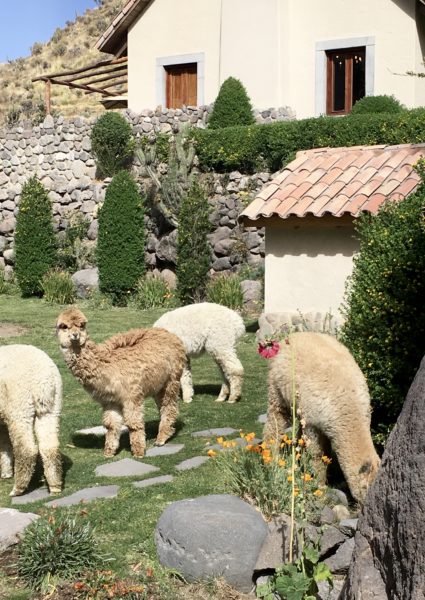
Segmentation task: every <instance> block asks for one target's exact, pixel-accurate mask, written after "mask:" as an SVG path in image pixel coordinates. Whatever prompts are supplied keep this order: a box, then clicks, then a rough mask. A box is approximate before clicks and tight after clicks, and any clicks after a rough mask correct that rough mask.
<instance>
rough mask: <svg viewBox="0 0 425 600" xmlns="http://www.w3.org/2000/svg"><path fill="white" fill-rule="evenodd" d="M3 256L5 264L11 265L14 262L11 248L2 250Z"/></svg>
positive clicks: (13, 252) (13, 253)
mask: <svg viewBox="0 0 425 600" xmlns="http://www.w3.org/2000/svg"><path fill="white" fill-rule="evenodd" d="M3 258H4V260H5V261H6V264H8V265H13V264H14V263H15V251H14V249H13V248H8V249H7V250H4V251H3Z"/></svg>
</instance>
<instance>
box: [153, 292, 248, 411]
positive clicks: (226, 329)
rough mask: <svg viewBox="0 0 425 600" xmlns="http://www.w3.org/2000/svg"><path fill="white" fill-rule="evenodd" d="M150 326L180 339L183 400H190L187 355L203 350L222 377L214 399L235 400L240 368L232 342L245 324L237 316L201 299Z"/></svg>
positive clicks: (239, 393)
mask: <svg viewBox="0 0 425 600" xmlns="http://www.w3.org/2000/svg"><path fill="white" fill-rule="evenodd" d="M153 326H154V327H163V328H164V329H167V330H168V331H171V332H172V333H175V334H176V335H178V336H179V338H180V339H181V340H182V342H183V345H184V347H185V350H186V354H187V356H188V360H187V365H186V367H185V369H184V371H183V376H182V378H181V386H182V395H183V401H184V402H192V399H193V383H192V373H191V370H190V358H194V357H197V356H200V355H201V354H203V353H204V352H207V353H208V354H210V355H211V356H212V357H213V359H214V360H215V362H216V363H217V365H218V367H219V369H220V373H221V375H222V378H223V385H222V386H221V391H220V394H219V396H218V398H217V402H224V400H226V398H227V397H228V398H229V403H233V402H236V401H237V400H239V398H240V395H241V392H242V381H243V367H242V364H241V362H240V360H239V359H238V357H237V354H236V349H235V345H236V342H237V341H238V339H239V338H240V337H241V336H242V335H243V334H244V333H245V325H244V323H243V320H242V317H241V316H240V315H238V314H237V313H236V312H235V311H234V310H231V309H230V308H227V307H226V306H221V305H220V304H213V303H211V302H201V303H199V304H190V305H188V306H182V307H181V308H177V309H176V310H172V311H170V312H168V313H165V314H164V315H162V317H160V318H159V319H158V320H157V321H156V323H154V325H153Z"/></svg>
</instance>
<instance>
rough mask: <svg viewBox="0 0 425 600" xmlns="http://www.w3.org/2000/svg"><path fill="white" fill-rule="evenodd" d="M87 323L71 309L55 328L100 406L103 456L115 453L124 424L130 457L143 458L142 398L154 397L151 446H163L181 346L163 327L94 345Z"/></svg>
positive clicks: (173, 412) (170, 428) (171, 418)
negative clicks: (157, 416) (156, 418)
mask: <svg viewBox="0 0 425 600" xmlns="http://www.w3.org/2000/svg"><path fill="white" fill-rule="evenodd" d="M86 324H87V319H86V317H85V316H84V315H83V313H82V312H81V311H79V310H78V309H76V308H70V309H68V310H65V311H64V312H62V313H61V314H60V315H59V317H58V320H57V323H56V329H57V333H58V337H59V343H60V346H61V349H62V352H63V354H64V356H65V361H66V363H67V365H68V367H69V368H70V369H71V371H72V373H73V374H74V375H75V377H76V378H77V379H78V380H79V381H80V382H81V383H82V384H83V386H84V388H85V389H86V390H87V391H88V392H89V393H90V394H91V395H92V396H93V398H94V399H95V400H97V402H99V403H100V404H101V405H102V407H103V425H104V426H105V428H106V439H105V450H104V454H105V456H113V455H114V454H115V453H116V451H117V449H118V446H119V438H120V431H121V426H122V424H123V422H124V423H125V424H126V425H127V426H128V429H129V432H130V444H131V450H132V453H133V454H134V456H138V457H143V455H144V453H145V447H146V438H145V423H144V417H143V401H144V399H145V397H146V396H153V397H154V398H155V402H156V404H157V406H158V409H159V411H160V423H159V431H158V436H157V438H156V445H157V446H162V445H163V444H165V442H166V441H167V440H168V439H169V438H170V437H171V436H172V435H173V433H174V423H175V420H176V417H177V414H178V404H177V401H178V393H179V388H180V377H181V375H182V372H183V367H184V365H185V362H186V354H185V350H184V347H183V344H182V342H181V341H180V340H179V338H178V337H177V336H176V335H174V334H172V333H169V332H168V331H165V330H164V329H132V330H131V331H127V332H125V333H119V334H117V335H115V336H113V337H112V338H110V339H109V340H106V341H105V342H104V343H103V344H95V343H94V342H92V341H91V340H90V339H89V337H88V335H87V332H86Z"/></svg>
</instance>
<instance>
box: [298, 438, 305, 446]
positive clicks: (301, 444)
mask: <svg viewBox="0 0 425 600" xmlns="http://www.w3.org/2000/svg"><path fill="white" fill-rule="evenodd" d="M298 446H305V440H303V438H300V439H299V440H298Z"/></svg>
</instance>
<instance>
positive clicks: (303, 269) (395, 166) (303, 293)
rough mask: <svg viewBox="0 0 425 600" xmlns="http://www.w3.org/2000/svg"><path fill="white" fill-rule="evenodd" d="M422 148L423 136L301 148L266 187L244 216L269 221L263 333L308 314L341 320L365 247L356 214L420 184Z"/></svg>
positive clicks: (249, 221) (314, 322) (313, 320)
mask: <svg viewBox="0 0 425 600" xmlns="http://www.w3.org/2000/svg"><path fill="white" fill-rule="evenodd" d="M424 156H425V144H406V145H399V146H355V147H351V148H319V149H314V150H308V151H302V152H298V153H297V156H296V159H295V160H294V161H293V162H291V163H289V164H288V165H287V166H286V167H285V168H284V169H283V170H282V171H281V172H280V173H279V174H278V175H277V176H276V177H275V178H274V179H273V180H272V181H271V182H270V183H269V184H267V185H266V186H265V187H264V188H263V189H262V191H261V192H260V193H259V194H258V196H257V197H256V198H255V199H254V200H253V201H252V202H251V204H249V205H248V207H247V208H246V209H245V210H244V211H243V212H242V213H241V215H240V217H239V220H240V221H241V222H242V223H243V224H244V225H245V227H265V253H266V257H265V306H264V313H265V315H264V317H263V320H262V322H261V321H260V326H263V325H264V324H265V321H264V320H266V321H267V322H268V323H269V324H270V326H269V325H267V326H266V327H262V329H263V332H264V333H269V332H270V331H271V330H274V329H276V328H278V327H279V326H280V325H281V324H282V323H292V324H294V325H297V324H300V323H302V321H303V320H304V319H305V320H306V321H307V322H308V323H309V326H313V327H314V328H315V329H322V328H323V327H328V325H327V324H326V321H327V320H328V319H329V315H331V317H332V324H333V325H337V324H338V323H339V322H340V321H341V315H340V308H341V304H342V302H343V297H344V291H345V284H346V281H347V277H348V276H349V275H350V274H351V272H352V268H353V257H354V255H355V254H356V252H357V251H358V250H359V242H358V240H357V239H356V237H355V235H354V221H355V219H356V218H357V217H358V216H359V215H360V214H361V213H362V212H369V213H372V214H376V213H377V212H378V210H379V209H380V207H381V206H382V205H383V203H384V202H385V201H386V200H394V201H402V200H403V199H404V198H405V197H406V196H407V195H409V194H410V193H412V192H413V191H414V190H416V188H417V187H418V185H419V183H420V177H419V175H418V173H417V172H416V171H415V169H414V165H415V164H416V163H417V162H418V160H419V159H420V158H421V157H424Z"/></svg>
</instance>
